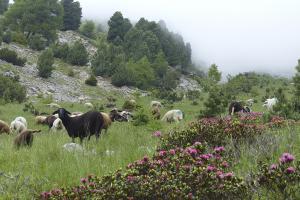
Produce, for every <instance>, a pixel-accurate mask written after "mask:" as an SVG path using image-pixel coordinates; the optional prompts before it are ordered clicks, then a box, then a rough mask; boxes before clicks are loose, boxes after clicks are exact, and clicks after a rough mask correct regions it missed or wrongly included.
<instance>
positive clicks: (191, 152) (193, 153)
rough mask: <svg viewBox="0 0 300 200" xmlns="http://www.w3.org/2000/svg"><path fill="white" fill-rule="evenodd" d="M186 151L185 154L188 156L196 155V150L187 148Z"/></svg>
mask: <svg viewBox="0 0 300 200" xmlns="http://www.w3.org/2000/svg"><path fill="white" fill-rule="evenodd" d="M186 150H187V152H188V153H189V154H190V155H195V154H197V149H194V148H191V147H188V148H187V149H186Z"/></svg>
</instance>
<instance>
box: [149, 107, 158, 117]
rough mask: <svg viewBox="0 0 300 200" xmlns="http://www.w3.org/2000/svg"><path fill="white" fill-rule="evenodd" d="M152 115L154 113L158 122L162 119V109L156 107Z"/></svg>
mask: <svg viewBox="0 0 300 200" xmlns="http://www.w3.org/2000/svg"><path fill="white" fill-rule="evenodd" d="M151 113H152V115H153V118H154V119H156V120H159V119H160V109H159V107H154V108H153V109H152V111H151Z"/></svg>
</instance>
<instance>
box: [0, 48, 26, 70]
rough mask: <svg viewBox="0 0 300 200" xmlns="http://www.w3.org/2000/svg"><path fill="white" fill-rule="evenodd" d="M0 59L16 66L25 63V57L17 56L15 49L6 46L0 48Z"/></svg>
mask: <svg viewBox="0 0 300 200" xmlns="http://www.w3.org/2000/svg"><path fill="white" fill-rule="evenodd" d="M0 59H1V60H5V61H6V62H9V63H12V64H13V65H18V66H24V64H25V63H26V59H25V58H20V57H18V54H17V53H16V52H15V51H13V50H9V49H8V48H3V49H0Z"/></svg>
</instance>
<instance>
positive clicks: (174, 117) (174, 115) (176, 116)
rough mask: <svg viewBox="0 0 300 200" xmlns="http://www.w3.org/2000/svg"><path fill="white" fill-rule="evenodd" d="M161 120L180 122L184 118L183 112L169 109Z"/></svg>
mask: <svg viewBox="0 0 300 200" xmlns="http://www.w3.org/2000/svg"><path fill="white" fill-rule="evenodd" d="M161 120H162V121H165V122H179V121H181V120H183V112H182V111H181V110H169V111H168V112H166V114H165V115H164V116H163V118H162V119H161Z"/></svg>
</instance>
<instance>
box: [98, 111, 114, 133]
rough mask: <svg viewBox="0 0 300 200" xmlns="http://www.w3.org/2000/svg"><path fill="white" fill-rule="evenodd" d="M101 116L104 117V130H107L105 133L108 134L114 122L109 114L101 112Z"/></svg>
mask: <svg viewBox="0 0 300 200" xmlns="http://www.w3.org/2000/svg"><path fill="white" fill-rule="evenodd" d="M101 115H102V117H103V122H104V123H103V126H102V129H105V133H107V129H108V127H110V125H111V123H112V120H111V118H110V116H109V114H107V113H104V112H101Z"/></svg>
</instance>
